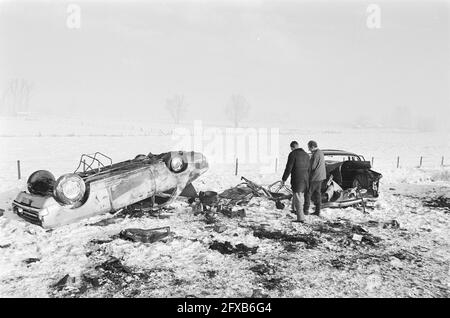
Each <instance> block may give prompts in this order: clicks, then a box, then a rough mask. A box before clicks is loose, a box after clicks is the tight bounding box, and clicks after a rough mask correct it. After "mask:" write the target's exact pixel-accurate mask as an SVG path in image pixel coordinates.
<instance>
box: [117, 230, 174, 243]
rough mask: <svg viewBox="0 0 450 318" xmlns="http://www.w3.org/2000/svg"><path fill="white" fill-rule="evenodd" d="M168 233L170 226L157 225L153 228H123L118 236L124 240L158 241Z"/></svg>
mask: <svg viewBox="0 0 450 318" xmlns="http://www.w3.org/2000/svg"><path fill="white" fill-rule="evenodd" d="M169 234H170V227H169V226H166V227H159V228H154V229H147V230H146V229H134V228H133V229H125V230H123V231H121V232H120V234H119V237H120V238H122V239H125V240H129V241H133V242H142V243H154V242H156V241H160V240H162V239H164V238H166V237H167V236H169Z"/></svg>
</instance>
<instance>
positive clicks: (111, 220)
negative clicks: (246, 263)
mask: <svg viewBox="0 0 450 318" xmlns="http://www.w3.org/2000/svg"><path fill="white" fill-rule="evenodd" d="M116 222H117V218H115V217H112V218H107V219H103V220H100V221H98V222H95V223H91V224H88V225H91V226H108V225H110V224H114V223H116Z"/></svg>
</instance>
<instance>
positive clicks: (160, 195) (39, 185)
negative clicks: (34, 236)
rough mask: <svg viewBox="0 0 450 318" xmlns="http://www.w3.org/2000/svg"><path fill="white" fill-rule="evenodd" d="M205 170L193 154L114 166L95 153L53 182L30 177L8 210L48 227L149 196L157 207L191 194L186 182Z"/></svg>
mask: <svg viewBox="0 0 450 318" xmlns="http://www.w3.org/2000/svg"><path fill="white" fill-rule="evenodd" d="M105 162H106V163H107V164H105ZM207 169H208V163H207V161H206V158H205V157H204V156H203V155H202V154H201V153H197V152H185V151H176V152H167V153H162V154H159V155H154V154H151V153H150V154H148V155H138V156H136V157H135V158H134V159H131V160H127V161H123V162H119V163H115V164H113V163H112V160H111V158H109V157H107V156H105V155H104V154H102V153H99V152H97V153H95V154H84V155H82V156H81V159H80V162H79V165H78V167H77V169H76V170H75V172H74V173H68V174H64V175H62V176H61V177H59V178H58V179H57V180H56V179H55V177H54V176H53V174H52V173H50V172H49V171H45V170H38V171H36V172H34V173H33V174H31V175H30V177H29V178H28V182H27V190H28V191H22V192H20V193H19V194H18V195H17V197H16V199H15V200H14V201H13V204H12V206H13V211H14V213H16V214H17V215H18V216H20V217H22V218H23V219H25V220H26V221H29V222H32V223H35V224H38V225H41V226H42V227H44V228H54V227H57V226H60V225H64V224H69V223H72V222H76V221H78V220H81V219H84V218H87V217H91V216H94V215H98V214H102V213H107V212H114V211H118V210H120V209H122V208H124V207H127V206H129V205H131V204H134V203H136V202H140V201H142V200H146V199H149V198H150V199H151V201H152V206H153V207H154V208H155V209H159V208H161V207H162V206H165V205H167V204H170V203H171V202H172V201H173V200H174V199H175V198H176V197H178V196H179V195H183V193H189V195H191V196H192V195H195V193H193V192H195V189H194V188H193V186H192V184H191V183H192V181H194V180H195V179H197V178H198V177H199V176H200V175H201V174H203V173H204V172H205V171H206V170H207Z"/></svg>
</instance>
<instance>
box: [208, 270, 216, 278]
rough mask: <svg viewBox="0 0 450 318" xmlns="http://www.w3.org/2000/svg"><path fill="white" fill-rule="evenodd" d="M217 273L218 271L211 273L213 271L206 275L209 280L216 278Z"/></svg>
mask: <svg viewBox="0 0 450 318" xmlns="http://www.w3.org/2000/svg"><path fill="white" fill-rule="evenodd" d="M217 273H218V272H217V271H211V270H208V271H206V275H207V276H208V278H214V277H216V276H217Z"/></svg>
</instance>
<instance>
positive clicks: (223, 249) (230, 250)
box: [209, 241, 258, 257]
mask: <svg viewBox="0 0 450 318" xmlns="http://www.w3.org/2000/svg"><path fill="white" fill-rule="evenodd" d="M209 248H210V249H212V250H215V251H218V252H219V253H221V254H225V255H230V254H236V255H237V256H238V257H242V256H249V255H250V254H255V253H256V252H257V250H258V246H255V247H248V246H246V245H244V244H242V243H239V244H237V245H236V246H233V245H231V243H230V242H228V241H226V242H219V241H214V242H212V243H211V244H210V245H209Z"/></svg>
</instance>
